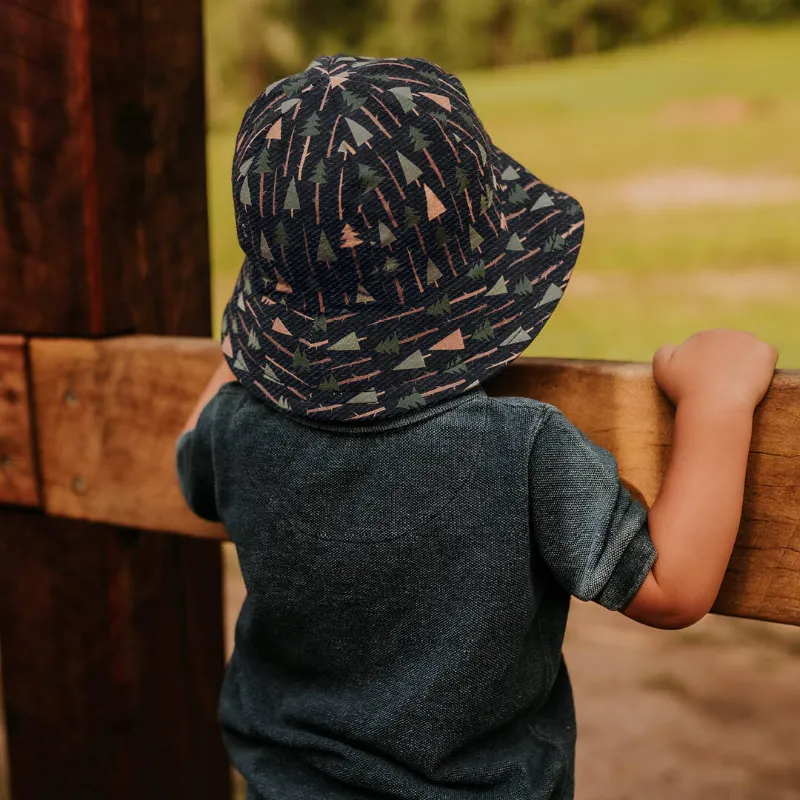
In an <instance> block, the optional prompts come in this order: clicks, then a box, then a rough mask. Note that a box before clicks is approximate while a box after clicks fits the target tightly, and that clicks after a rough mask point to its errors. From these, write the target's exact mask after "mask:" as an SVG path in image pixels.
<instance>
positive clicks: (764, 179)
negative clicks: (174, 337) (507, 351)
mask: <svg viewBox="0 0 800 800" xmlns="http://www.w3.org/2000/svg"><path fill="white" fill-rule="evenodd" d="M205 35H206V44H207V47H206V58H207V78H208V101H209V102H208V114H209V131H208V163H209V203H210V215H211V245H212V254H213V256H212V264H213V276H214V277H213V280H214V303H215V305H214V323H215V332H218V330H219V316H220V314H221V312H222V307H223V304H224V303H225V302H226V300H227V297H228V293H229V292H230V290H231V288H232V284H233V280H234V278H235V274H236V270H237V269H238V267H239V265H240V263H241V254H240V252H239V250H238V245H237V242H236V236H235V229H234V225H233V215H232V199H231V188H230V165H231V157H232V152H233V142H234V137H235V134H236V130H237V128H238V125H239V121H240V119H241V116H242V114H243V112H244V109H245V108H246V106H247V104H248V103H249V102H250V100H251V99H252V98H253V97H254V96H255V95H256V94H257V93H258V92H260V91H261V90H263V88H264V87H265V86H266V85H268V84H269V83H271V82H272V81H273V80H275V79H276V78H279V77H282V76H284V75H287V74H290V73H292V72H295V71H298V70H302V69H304V68H305V66H306V65H307V64H308V62H309V61H311V60H312V59H313V58H314V57H315V56H316V55H318V54H322V53H334V52H349V53H354V54H360V55H368V56H374V57H378V56H404V55H414V56H423V57H425V58H428V59H431V60H433V61H435V62H437V63H439V64H440V65H441V66H443V67H444V68H445V69H447V70H448V71H451V72H456V73H457V74H458V75H459V76H460V77H461V78H462V80H463V82H464V84H465V86H466V87H467V90H468V92H469V94H470V97H471V99H472V101H473V104H474V105H475V107H476V109H477V111H478V114H479V115H480V117H481V119H482V120H483V122H484V124H485V125H486V127H487V129H488V131H489V133H490V135H491V136H492V137H493V139H494V140H495V142H496V144H498V145H499V146H500V147H502V148H504V149H506V150H508V151H509V152H510V153H511V155H512V156H514V157H515V158H516V159H518V160H520V161H521V162H523V163H524V164H526V165H527V166H528V167H529V168H530V169H531V170H532V171H533V172H534V173H535V174H536V175H537V176H539V177H540V178H542V179H543V180H545V181H547V182H549V183H551V184H552V185H554V186H556V187H557V188H560V189H563V190H564V191H567V192H570V193H572V194H574V195H575V196H576V197H577V198H578V199H579V200H580V201H581V203H582V204H583V205H584V207H585V209H586V215H587V224H586V236H585V240H584V242H585V243H584V246H583V250H582V255H581V257H580V259H579V261H578V266H577V269H576V271H575V276H574V278H573V279H572V281H571V283H570V287H569V289H568V292H567V299H566V301H565V302H563V303H562V304H561V305H560V306H559V308H558V310H557V312H556V313H555V314H554V316H553V318H552V319H551V320H550V322H549V323H548V325H547V326H546V327H545V329H544V333H543V334H542V335H541V336H540V337H539V338H537V339H536V341H535V342H534V344H533V346H532V347H531V348H530V349H529V351H528V355H543V356H567V357H576V358H577V357H585V358H612V359H627V360H643V361H646V360H649V359H650V357H651V355H652V353H653V351H654V350H655V349H656V348H657V347H658V346H659V345H660V344H661V343H663V342H664V341H669V340H671V341H674V342H678V341H681V340H682V339H684V338H685V337H686V336H688V335H690V334H691V333H693V332H694V331H696V330H698V329H701V328H708V327H716V326H730V327H737V328H744V329H746V330H750V331H752V332H753V333H756V334H757V335H759V336H761V337H763V338H766V339H768V340H769V341H771V342H773V343H774V344H775V345H776V346H777V347H779V349H780V351H781V361H780V366H782V367H787V368H788V367H795V368H797V367H800V0H206V34H205ZM226 565H227V566H226V570H227V581H226V587H227V588H226V591H227V595H226V600H227V628H228V649H229V651H230V648H231V646H232V630H233V625H234V623H235V619H236V615H237V613H238V610H239V607H240V605H241V602H242V599H243V592H244V590H243V587H242V584H241V577H240V575H239V572H238V567H237V564H236V557H235V553H234V551H233V550H232V548H231V547H227V546H226ZM565 650H566V658H567V664H568V666H569V670H570V674H571V676H572V680H573V685H574V691H575V701H576V707H577V716H578V767H577V800H625V799H626V798H631V799H632V798H637V799H638V798H642V797H647V798H648V799H649V800H673V799H674V798H681V800H701V799H702V800H711V799H712V798H725V799H726V800H745V799H747V800H797V799H798V798H800V757H798V756H800V752H799V751H798V738H797V736H798V729H797V720H798V719H800V680H799V679H798V678H800V629H794V628H788V627H785V626H779V625H773V624H770V623H760V622H753V621H747V620H736V619H727V618H724V617H715V616H710V617H707V618H706V619H705V620H703V621H702V622H701V623H699V624H698V625H696V626H694V627H692V628H691V629H689V630H686V631H671V632H663V631H654V630H650V629H647V628H644V627H642V626H638V625H636V623H633V622H631V621H630V620H628V619H626V618H624V617H622V616H621V615H619V614H611V613H609V612H606V611H604V610H603V609H601V608H599V607H595V606H592V605H589V604H585V603H580V602H577V601H576V602H574V603H573V610H572V614H571V619H570V625H569V629H568V633H567V641H566V648H565ZM237 786H238V790H239V792H240V796H241V797H244V793H243V788H242V786H241V782H239V781H237Z"/></svg>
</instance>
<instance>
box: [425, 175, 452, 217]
mask: <svg viewBox="0 0 800 800" xmlns="http://www.w3.org/2000/svg"><path fill="white" fill-rule="evenodd" d="M422 188H423V189H424V190H425V203H426V205H427V208H428V222H431V221H432V220H434V219H437V218H438V217H440V216H441V215H442V214H444V212H445V211H447V209H446V208H445V207H444V203H442V201H441V200H440V199H439V198H438V197H437V196H436V195H435V194H434V193H433V190H432V189H431V188H430V187H429V186H428V185H427V184H423V185H422Z"/></svg>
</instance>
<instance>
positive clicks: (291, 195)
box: [283, 178, 300, 217]
mask: <svg viewBox="0 0 800 800" xmlns="http://www.w3.org/2000/svg"><path fill="white" fill-rule="evenodd" d="M298 208H300V198H299V197H298V195H297V184H295V182H294V178H292V180H291V181H290V182H289V188H288V189H287V190H286V199H285V200H284V201H283V210H284V211H288V212H289V213H290V214H291V216H292V217H293V216H294V212H295V210H296V209H298Z"/></svg>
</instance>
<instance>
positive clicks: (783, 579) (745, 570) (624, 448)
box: [488, 359, 800, 625]
mask: <svg viewBox="0 0 800 800" xmlns="http://www.w3.org/2000/svg"><path fill="white" fill-rule="evenodd" d="M488 388H489V390H490V391H491V392H492V393H494V394H503V395H520V396H526V397H535V398H536V399H538V400H542V401H543V402H547V403H552V404H553V405H555V406H558V407H559V408H560V409H561V410H562V411H563V412H564V414H566V416H567V417H568V418H569V419H570V420H571V421H572V422H573V423H575V424H576V425H577V426H578V427H579V428H581V430H583V431H584V432H585V433H586V434H587V435H588V436H589V437H590V438H591V439H592V440H593V441H595V442H596V443H597V444H599V445H600V446H602V447H605V448H607V449H608V450H610V451H611V452H612V453H614V455H615V457H616V458H617V462H618V464H619V471H620V476H621V477H622V479H623V481H624V482H625V483H626V484H627V485H628V486H629V488H631V490H632V491H633V492H634V494H635V495H638V496H639V497H640V498H641V499H643V500H644V502H646V503H647V504H648V505H649V504H651V503H652V502H653V501H654V500H655V498H656V495H657V493H658V488H659V486H660V484H661V479H662V477H663V474H664V471H665V470H666V467H667V464H668V459H669V451H670V446H671V442H672V425H673V412H672V407H671V405H670V403H669V401H667V400H666V398H665V397H664V396H663V395H662V394H661V393H660V392H659V391H658V389H657V387H656V386H655V383H654V382H653V380H652V372H651V368H650V366H649V365H648V364H622V363H615V362H593V361H547V360H538V359H530V360H529V359H520V360H518V361H517V362H515V363H513V364H511V365H510V367H509V369H508V370H507V371H506V372H505V374H503V375H501V376H500V377H499V378H498V379H497V380H496V381H495V382H494V383H493V384H492V385H491V386H490V387H488ZM798 419H800V371H779V372H777V373H776V375H775V377H774V379H773V381H772V385H771V387H770V390H769V392H768V393H767V396H766V397H765V398H764V400H763V402H762V403H761V404H760V405H759V407H758V409H757V410H756V415H755V422H754V428H753V441H752V445H751V451H750V459H749V464H748V471H747V485H746V489H745V498H744V508H743V513H742V526H741V528H740V531H739V536H738V538H737V542H736V546H735V548H734V551H733V556H732V558H731V561H730V565H729V567H728V571H727V573H726V575H725V580H724V582H723V584H722V588H721V590H720V594H719V597H718V598H717V602H716V604H715V606H714V611H715V612H717V613H722V614H729V615H732V616H740V617H752V618H754V619H765V620H772V621H775V622H788V623H792V624H795V625H799V624H800V492H798V487H800V426H798Z"/></svg>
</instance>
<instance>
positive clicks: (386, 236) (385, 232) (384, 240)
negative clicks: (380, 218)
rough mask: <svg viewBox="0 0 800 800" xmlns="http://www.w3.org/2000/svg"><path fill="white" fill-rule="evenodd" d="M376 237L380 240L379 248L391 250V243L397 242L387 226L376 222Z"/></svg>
mask: <svg viewBox="0 0 800 800" xmlns="http://www.w3.org/2000/svg"><path fill="white" fill-rule="evenodd" d="M378 237H379V238H380V240H381V247H388V248H389V249H390V250H391V249H392V242H396V241H397V237H396V236H395V235H394V234H393V233H392V231H391V230H390V228H389V226H388V225H385V224H384V223H383V222H378Z"/></svg>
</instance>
